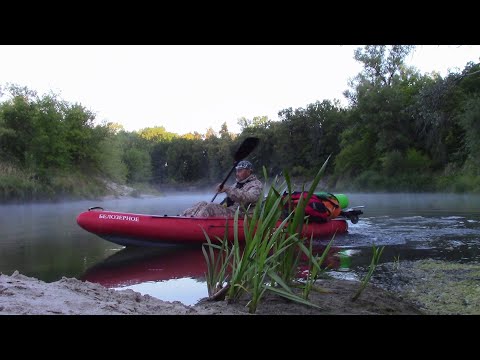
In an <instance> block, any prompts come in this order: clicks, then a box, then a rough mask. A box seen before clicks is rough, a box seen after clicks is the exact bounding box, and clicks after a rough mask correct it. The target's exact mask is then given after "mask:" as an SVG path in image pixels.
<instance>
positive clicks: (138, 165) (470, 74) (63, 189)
mask: <svg viewBox="0 0 480 360" xmlns="http://www.w3.org/2000/svg"><path fill="white" fill-rule="evenodd" d="M412 51H414V47H412V46H405V45H402V46H400V45H397V46H390V47H387V46H380V45H376V46H366V47H364V48H358V49H357V50H356V51H355V53H354V58H355V59H356V60H357V61H359V62H360V63H362V65H363V70H362V71H361V72H360V73H359V74H358V75H357V76H356V77H355V78H353V79H352V80H351V82H350V83H349V84H348V85H349V89H348V90H346V91H345V93H344V95H345V96H346V97H347V99H348V100H349V105H348V106H347V107H342V106H340V103H339V101H338V100H336V99H334V100H322V101H317V102H315V103H312V104H307V105H306V106H305V108H298V109H295V110H294V109H292V108H288V109H283V110H280V111H279V117H280V121H271V120H269V119H268V118H267V117H262V116H259V117H255V118H253V119H246V118H240V119H238V122H239V124H240V125H241V129H242V130H241V133H240V134H232V133H230V132H229V131H228V128H227V126H226V124H224V125H223V126H222V128H221V129H220V131H219V132H218V133H217V132H215V131H214V130H213V129H211V128H210V129H208V130H207V131H206V133H205V134H198V133H193V134H192V133H189V134H183V135H178V134H174V133H169V132H167V131H166V130H165V128H163V127H162V126H155V127H152V128H146V129H142V130H140V131H136V132H126V131H124V130H123V128H122V127H121V126H120V125H118V124H115V123H99V122H98V121H97V120H96V118H95V114H94V113H93V112H92V111H90V110H88V109H87V108H86V107H85V106H83V105H81V104H70V103H68V102H66V101H64V100H62V99H60V98H59V97H58V96H57V95H55V94H47V95H43V96H39V95H38V94H37V93H36V92H35V91H33V90H30V89H27V88H24V87H21V86H18V85H12V84H6V85H5V86H2V87H0V97H1V99H2V102H1V103H0V200H2V201H4V200H9V199H25V200H29V199H40V198H42V199H50V198H55V197H59V196H66V195H68V196H71V197H89V196H97V195H98V194H104V193H105V192H106V191H107V189H106V186H105V182H104V180H108V181H113V182H116V183H119V184H134V183H146V184H150V185H153V186H157V187H161V186H164V185H170V186H171V185H190V184H196V185H202V184H212V183H216V182H218V181H219V179H221V178H223V177H224V174H225V173H226V172H227V171H228V170H229V168H230V167H231V164H232V158H231V154H232V153H233V152H234V149H236V148H237V146H238V144H239V143H240V142H241V141H242V140H243V139H244V138H246V137H248V136H252V135H254V136H256V137H259V138H260V139H261V142H260V145H259V148H258V151H256V152H255V155H254V156H252V158H251V159H249V160H251V161H252V162H253V163H254V164H255V165H256V166H257V168H261V167H262V166H266V167H267V172H268V175H269V176H270V177H275V176H276V175H280V174H281V173H282V171H281V169H290V175H291V176H292V177H294V178H297V179H300V180H302V179H311V178H313V177H314V176H315V171H316V170H315V169H318V168H320V167H321V165H322V163H323V161H324V160H325V159H326V158H327V156H328V155H329V154H332V161H330V163H329V165H328V174H331V175H330V176H328V177H325V179H324V183H323V184H322V187H324V188H328V189H330V190H331V191H334V190H335V189H338V190H341V191H359V190H362V191H446V192H480V160H479V158H478V156H477V154H478V153H479V151H480V64H479V63H476V64H475V63H468V64H466V65H465V67H464V69H463V70H462V71H461V72H451V73H450V74H448V75H447V76H446V77H445V78H442V77H441V76H440V75H439V74H436V73H431V74H420V73H419V72H418V71H417V70H416V69H413V68H409V67H407V66H406V65H405V63H404V60H405V58H406V56H407V55H408V54H409V53H411V52H412ZM159 122H161V119H159Z"/></svg>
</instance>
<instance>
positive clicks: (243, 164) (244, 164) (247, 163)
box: [235, 160, 253, 170]
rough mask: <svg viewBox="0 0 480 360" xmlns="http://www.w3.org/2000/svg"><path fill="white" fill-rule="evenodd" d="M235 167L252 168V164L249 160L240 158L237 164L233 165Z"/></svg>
mask: <svg viewBox="0 0 480 360" xmlns="http://www.w3.org/2000/svg"><path fill="white" fill-rule="evenodd" d="M235 169H237V170H238V169H249V170H253V165H252V163H251V162H250V161H247V160H242V161H240V162H239V163H238V164H237V166H236V167H235Z"/></svg>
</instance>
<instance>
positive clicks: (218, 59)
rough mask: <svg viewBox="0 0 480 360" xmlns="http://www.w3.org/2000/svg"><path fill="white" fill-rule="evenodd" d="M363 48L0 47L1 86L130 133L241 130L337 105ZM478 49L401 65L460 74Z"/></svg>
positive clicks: (425, 54)
mask: <svg viewBox="0 0 480 360" xmlns="http://www.w3.org/2000/svg"><path fill="white" fill-rule="evenodd" d="M358 47H361V45H344V46H339V45H0V86H4V85H6V84H7V83H12V84H17V85H20V86H26V87H28V88H29V89H30V90H35V91H37V92H38V94H39V95H42V94H44V93H48V92H49V91H53V92H54V93H56V94H59V95H60V97H61V98H62V99H63V100H65V101H67V102H69V103H81V104H82V105H83V106H85V107H86V108H88V109H89V110H91V111H93V112H94V113H96V119H97V122H101V121H103V120H106V121H108V122H116V123H120V124H122V125H123V126H124V128H125V129H126V130H128V131H133V130H139V129H142V128H146V127H154V126H163V127H165V129H166V130H167V131H170V132H174V133H177V134H184V133H188V132H193V131H197V132H199V133H202V134H204V133H205V132H206V131H207V129H208V128H209V127H212V128H213V130H214V131H216V132H218V131H219V130H220V127H221V124H222V123H224V122H226V123H227V126H228V129H229V130H230V131H233V132H239V128H238V125H237V120H238V118H240V117H246V118H248V119H252V118H253V117H255V116H268V117H269V118H270V119H271V120H277V119H278V118H277V113H278V111H280V110H283V109H286V108H290V107H291V108H293V109H296V108H300V107H301V108H304V107H306V106H307V105H308V104H311V103H314V102H315V101H317V100H318V101H322V100H327V99H328V100H334V99H338V100H340V101H341V102H342V104H346V99H345V98H344V96H343V95H342V93H343V91H345V90H347V89H348V79H350V78H352V77H354V76H355V75H357V74H358V73H359V72H360V71H361V70H362V67H361V64H360V63H358V62H356V61H355V60H354V59H353V52H354V49H356V48H358ZM479 57H480V45H461V46H460V45H440V46H438V45H418V46H417V48H416V50H415V52H414V53H413V54H411V55H410V56H408V57H407V61H406V62H407V64H408V65H411V66H415V67H416V68H417V69H419V70H420V71H421V72H422V73H426V72H431V71H437V72H439V73H440V74H441V75H442V76H445V75H447V74H448V70H449V69H451V70H454V71H459V70H460V71H461V70H462V69H463V68H464V67H465V65H466V64H467V62H469V61H473V62H475V63H477V62H479Z"/></svg>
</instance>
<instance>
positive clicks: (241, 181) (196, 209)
mask: <svg viewBox="0 0 480 360" xmlns="http://www.w3.org/2000/svg"><path fill="white" fill-rule="evenodd" d="M235 170H236V173H235V177H236V180H237V181H236V183H235V184H234V185H232V186H223V188H221V187H220V185H217V188H216V191H217V193H223V192H224V193H226V194H227V197H226V198H225V199H224V200H223V201H222V202H221V203H220V204H215V203H207V202H206V201H201V202H199V203H197V204H195V205H194V206H192V207H191V208H188V209H186V210H185V211H184V212H183V213H181V214H180V215H181V216H194V217H210V216H225V217H233V216H234V215H235V211H236V210H237V208H238V207H240V214H244V213H245V210H246V209H248V207H249V206H250V209H252V208H253V207H254V206H255V203H256V202H257V200H258V199H259V198H260V196H262V194H263V184H262V182H261V181H260V180H258V179H257V177H256V176H255V174H254V173H253V165H252V163H251V162H250V161H247V160H243V161H240V162H239V163H238V164H237V166H236V168H235Z"/></svg>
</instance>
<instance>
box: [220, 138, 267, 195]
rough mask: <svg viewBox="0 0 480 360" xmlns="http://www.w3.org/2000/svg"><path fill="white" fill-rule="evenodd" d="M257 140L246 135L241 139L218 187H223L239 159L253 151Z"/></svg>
mask: <svg viewBox="0 0 480 360" xmlns="http://www.w3.org/2000/svg"><path fill="white" fill-rule="evenodd" d="M259 141H260V139H259V138H256V137H248V138H246V139H245V140H243V142H242V144H241V145H240V147H239V148H238V150H237V152H236V153H235V156H234V159H235V162H234V163H233V167H232V169H231V170H230V172H229V173H228V175H227V177H226V178H225V180H223V182H222V183H221V184H220V189H222V188H223V185H225V183H226V182H227V180H228V178H229V177H230V175H232V172H233V171H234V170H235V167H236V166H237V164H238V163H239V161H240V160H243V159H245V158H246V157H247V156H248V155H249V154H250V153H251V152H252V151H253V149H255V148H256V147H257V145H258V142H259ZM218 194H219V193H218V192H217V193H216V194H215V196H214V197H213V199H212V201H211V202H213V200H215V198H216V197H217V195H218Z"/></svg>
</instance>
